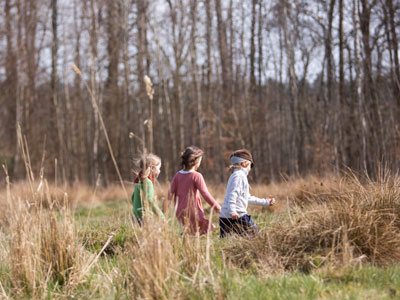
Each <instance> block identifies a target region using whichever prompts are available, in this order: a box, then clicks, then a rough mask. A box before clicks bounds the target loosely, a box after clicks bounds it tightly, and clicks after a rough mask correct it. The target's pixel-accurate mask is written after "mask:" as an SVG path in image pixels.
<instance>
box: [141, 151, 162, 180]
mask: <svg viewBox="0 0 400 300" xmlns="http://www.w3.org/2000/svg"><path fill="white" fill-rule="evenodd" d="M159 164H161V158H160V157H159V156H157V155H155V154H153V153H148V154H142V155H141V156H140V158H138V159H136V160H135V165H136V166H137V167H139V169H140V171H141V176H140V177H141V178H140V179H143V178H146V177H148V176H149V175H150V172H151V167H153V166H158V165H159Z"/></svg>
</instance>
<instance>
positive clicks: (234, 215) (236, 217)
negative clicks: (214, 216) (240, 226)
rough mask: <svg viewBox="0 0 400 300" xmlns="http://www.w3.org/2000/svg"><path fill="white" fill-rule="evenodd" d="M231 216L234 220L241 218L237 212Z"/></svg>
mask: <svg viewBox="0 0 400 300" xmlns="http://www.w3.org/2000/svg"><path fill="white" fill-rule="evenodd" d="M231 217H232V219H233V220H238V219H239V215H238V214H237V213H233V214H231Z"/></svg>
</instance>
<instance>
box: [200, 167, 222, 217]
mask: <svg viewBox="0 0 400 300" xmlns="http://www.w3.org/2000/svg"><path fill="white" fill-rule="evenodd" d="M196 185H197V186H196V187H197V188H198V190H199V191H200V194H201V195H202V196H203V198H204V200H206V202H207V203H208V204H210V206H211V207H212V208H214V209H215V210H216V211H217V212H220V211H221V206H220V205H219V204H218V202H217V201H215V199H214V197H213V196H211V194H210V192H209V191H208V189H207V185H206V182H205V181H204V178H203V175H201V174H200V173H199V177H198V180H197V182H196Z"/></svg>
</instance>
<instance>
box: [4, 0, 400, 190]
mask: <svg viewBox="0 0 400 300" xmlns="http://www.w3.org/2000/svg"><path fill="white" fill-rule="evenodd" d="M399 28H400V3H399V2H398V1H393V0H329V1H328V0H296V1H287V0H284V1H275V0H273V1H265V0H247V1H233V0H224V1H213V0H191V1H185V0H165V1H162V0H153V1H146V0H116V1H106V0H71V1H66V0H4V1H1V3H0V159H1V162H2V164H4V165H5V167H6V168H7V169H8V172H9V174H10V176H11V178H13V179H14V180H17V179H23V178H24V177H25V173H26V168H25V166H24V162H23V158H22V156H21V155H22V154H21V153H22V152H21V147H22V146H23V145H26V147H27V149H25V150H29V155H30V161H31V163H32V169H33V170H34V171H35V172H39V170H41V169H42V170H44V173H45V175H46V176H47V178H55V177H57V178H58V180H60V181H65V182H74V181H84V182H87V183H94V182H95V181H96V179H97V178H98V176H99V174H101V180H102V181H103V182H104V183H110V182H114V181H116V180H117V179H118V176H117V173H116V172H115V167H116V166H115V165H117V166H118V168H119V170H120V172H121V176H122V178H124V180H132V172H131V170H132V160H133V159H134V158H135V157H136V156H138V155H139V154H140V153H142V152H144V151H146V152H154V153H156V154H158V155H159V156H161V158H162V160H163V168H162V173H161V176H160V179H161V180H170V179H171V177H172V175H173V174H174V173H175V172H176V171H177V170H178V169H179V159H180V158H179V157H180V153H181V151H183V150H184V149H185V147H186V146H189V145H196V146H198V147H200V148H202V149H203V150H204V152H205V157H206V159H205V160H204V163H203V165H202V172H203V173H204V174H206V176H208V178H210V179H211V180H213V181H214V182H216V183H219V182H224V181H225V180H226V179H227V177H228V174H227V172H226V166H227V165H228V164H229V161H228V159H229V155H230V153H231V152H232V151H233V150H235V149H238V148H247V149H250V150H251V151H252V152H253V153H254V154H253V155H254V159H255V161H256V162H257V168H255V171H254V180H256V181H257V182H263V183H268V182H271V181H274V180H280V179H282V178H287V177H293V176H299V175H306V174H324V173H327V172H340V171H343V170H348V169H352V170H355V171H359V172H361V173H367V174H369V175H371V176H372V177H373V176H374V175H376V174H377V172H378V171H377V170H378V169H379V168H380V167H385V168H389V169H391V170H398V168H399V161H400V160H399V156H400V147H399V146H400V144H399V137H400V127H399V125H400V123H399V116H400V82H399V78H400V66H399V49H398V35H399ZM72 66H73V67H74V68H75V71H74V68H73V67H72ZM145 77H146V78H148V81H147V82H148V84H147V86H146V81H145ZM96 107H97V108H96ZM106 135H107V137H106ZM107 139H108V141H107ZM110 149H112V151H113V155H114V156H115V162H113V158H112V156H111V155H110ZM1 176H2V177H4V174H2V175H1Z"/></svg>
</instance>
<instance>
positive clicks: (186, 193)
mask: <svg viewBox="0 0 400 300" xmlns="http://www.w3.org/2000/svg"><path fill="white" fill-rule="evenodd" d="M199 192H200V193H199ZM168 193H169V194H172V195H173V196H174V203H175V207H176V217H177V219H178V220H179V222H180V223H181V224H182V225H183V226H188V229H189V232H190V233H192V234H194V233H196V232H199V233H200V234H205V233H207V231H208V229H209V227H210V228H211V229H214V225H212V224H211V226H209V221H208V220H207V219H206V218H205V216H204V210H203V205H202V202H201V199H200V195H199V194H201V195H202V196H203V198H204V200H206V201H207V203H208V204H210V206H211V207H214V208H215V209H218V210H220V209H221V206H220V205H219V204H218V203H217V201H215V199H214V198H213V196H211V194H210V193H209V192H208V189H207V186H206V183H205V181H204V178H203V175H201V174H200V173H199V172H197V171H179V172H178V173H176V174H175V176H174V178H173V179H172V182H171V186H170V188H169V191H168Z"/></svg>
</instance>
